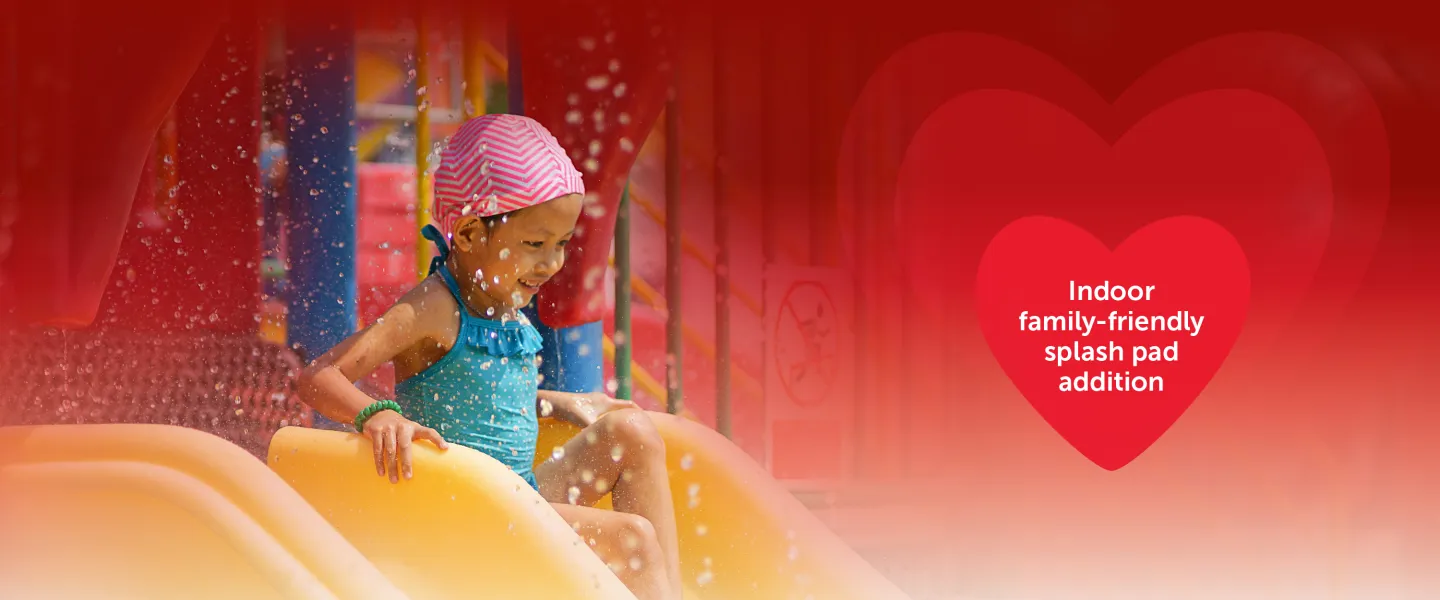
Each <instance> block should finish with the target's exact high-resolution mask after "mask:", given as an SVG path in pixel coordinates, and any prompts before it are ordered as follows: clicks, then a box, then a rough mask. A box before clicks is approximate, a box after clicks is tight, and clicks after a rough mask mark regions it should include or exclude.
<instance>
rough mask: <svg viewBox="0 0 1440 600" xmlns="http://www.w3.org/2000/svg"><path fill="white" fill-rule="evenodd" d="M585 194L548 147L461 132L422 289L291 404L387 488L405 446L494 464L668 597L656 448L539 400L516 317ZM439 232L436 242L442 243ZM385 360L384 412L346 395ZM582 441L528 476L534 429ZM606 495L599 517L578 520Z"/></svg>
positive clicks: (573, 399)
mask: <svg viewBox="0 0 1440 600" xmlns="http://www.w3.org/2000/svg"><path fill="white" fill-rule="evenodd" d="M584 193H585V191H584V188H583V183H582V180H581V177H580V173H579V172H578V171H576V170H575V167H574V165H572V164H571V162H570V159H569V158H568V157H567V156H566V155H565V152H564V150H563V149H562V148H561V147H560V144H559V143H558V142H557V141H556V140H555V138H554V136H552V135H551V134H550V133H549V132H548V131H546V130H545V128H544V127H542V126H541V125H540V124H539V123H537V122H535V121H534V120H531V119H527V118H525V117H519V116H514V115H487V116H482V117H478V118H475V119H472V120H470V121H469V122H467V123H466V124H465V125H464V126H463V127H461V128H460V131H459V132H458V133H456V135H455V136H454V138H452V140H451V142H450V145H449V147H448V148H447V149H446V150H445V152H444V155H443V157H442V159H441V162H440V168H439V169H438V170H437V171H436V173H435V207H434V216H435V220H436V222H438V223H439V224H440V228H439V229H436V228H435V227H434V226H430V227H427V228H426V229H425V237H427V238H429V239H430V240H431V241H433V242H435V244H436V245H437V246H438V247H439V251H440V256H439V257H438V258H436V259H435V260H434V261H433V262H432V263H431V265H430V276H429V277H428V278H426V279H425V280H424V281H423V282H421V283H420V285H418V286H417V287H415V289H413V290H411V291H410V292H409V293H407V294H405V295H404V296H403V297H402V298H401V299H400V300H399V301H398V302H396V303H395V306H393V307H391V308H390V309H389V310H388V311H387V312H386V313H385V316H384V317H383V318H381V319H379V320H378V321H376V322H375V323H374V324H373V325H371V326H369V327H367V328H365V329H364V330H362V331H360V332H359V333H356V334H354V335H352V336H350V337H349V338H348V339H346V340H345V341H344V342H342V343H340V345H338V346H336V347H335V348H334V349H332V350H330V351H329V352H328V353H326V354H325V355H324V356H321V357H320V358H319V359H317V360H316V361H315V362H314V363H313V364H311V365H310V366H309V367H308V368H307V369H306V370H305V373H304V374H303V376H302V380H301V393H302V394H303V397H304V398H305V400H306V402H307V403H309V404H310V405H311V406H312V407H314V409H315V410H317V411H319V412H320V413H321V414H323V415H325V416H326V417H329V418H331V419H334V420H336V421H339V422H342V423H354V424H355V426H356V429H357V430H359V431H360V432H362V433H363V434H364V435H365V436H366V437H367V438H369V439H370V441H371V442H372V443H373V444H374V447H375V469H376V471H377V472H378V473H379V474H380V475H381V476H386V475H387V474H388V476H389V478H390V481H392V482H397V483H398V482H399V480H400V478H401V477H402V476H403V477H404V478H406V479H409V478H410V477H411V476H412V474H411V461H410V447H411V444H412V442H413V441H414V440H420V439H424V440H428V441H430V442H431V443H433V444H435V445H436V446H437V447H439V448H441V449H444V448H446V447H447V443H446V439H449V440H453V441H454V442H456V443H459V444H462V445H464V446H468V447H470V448H474V449H476V450H479V451H481V452H484V453H486V454H489V455H490V456H492V457H494V458H495V459H496V460H499V461H500V462H502V463H504V464H505V465H507V466H509V467H510V468H511V469H513V470H514V471H515V472H516V473H518V474H519V475H520V476H521V477H523V478H524V479H525V480H526V481H527V482H529V483H530V485H531V486H533V487H534V488H535V489H536V490H538V491H539V492H540V494H541V495H542V496H543V497H544V498H545V499H546V500H548V501H549V502H550V503H551V505H552V506H554V507H555V510H556V511H557V512H559V513H560V515H561V516H562V517H564V518H565V521H566V522H568V523H571V524H572V525H574V526H576V528H577V532H578V533H580V535H581V536H583V537H584V538H586V539H587V540H588V541H591V542H592V547H593V548H594V549H595V551H596V553H598V554H599V555H600V558H601V559H602V560H604V561H605V562H606V563H607V564H608V565H610V567H611V569H613V570H615V571H616V573H617V574H618V575H619V576H620V578H621V580H622V581H624V582H625V584H626V586H627V587H629V588H630V590H631V591H632V592H634V593H635V595H636V596H637V597H639V598H642V599H650V598H679V597H680V593H681V587H680V558H679V551H678V548H677V541H676V533H675V514H674V507H673V504H672V499H671V495H670V482H669V476H668V474H667V472H666V468H665V449H664V443H663V442H662V441H661V439H660V436H659V435H658V434H657V433H656V431H655V428H654V426H653V425H652V424H651V422H650V420H649V418H648V417H647V416H646V415H645V413H644V412H643V411H641V410H638V409H637V408H636V407H635V406H634V405H633V404H632V403H629V402H621V401H618V400H614V399H612V398H609V397H608V396H605V395H603V394H566V393H559V392H551V391H544V390H539V389H538V385H539V374H538V366H539V365H538V364H537V362H536V354H537V353H538V352H539V351H540V345H541V338H540V335H539V333H538V332H537V331H536V330H535V328H534V327H533V326H532V325H531V324H530V323H529V322H528V321H527V320H526V318H525V317H524V315H523V314H521V313H520V312H519V310H520V308H521V307H524V306H526V305H527V304H529V303H530V301H531V299H532V298H533V297H534V296H535V293H536V292H537V291H539V289H540V286H541V285H544V283H545V282H546V281H547V280H549V279H550V278H551V277H553V276H554V275H555V273H556V272H558V271H559V270H560V267H561V266H562V265H563V264H564V263H565V246H566V245H567V244H568V243H569V241H570V238H571V236H572V235H573V234H574V229H575V224H576V221H577V220H578V219H579V217H580V212H581V210H582V208H583V206H582V204H583V199H582V197H583V195H584ZM442 233H443V235H442ZM386 361H393V362H394V364H395V377H396V381H397V382H398V384H397V385H396V388H395V396H396V402H389V401H380V402H377V401H376V400H375V399H373V398H370V397H369V396H367V395H366V394H365V393H363V392H361V391H360V390H359V389H357V388H356V387H355V385H354V382H355V381H357V380H359V379H361V378H364V377H365V376H367V375H368V374H370V372H371V371H373V370H374V369H375V368H376V367H378V366H380V365H381V364H383V363H385V362H386ZM550 415H553V416H555V417H557V418H561V419H564V420H567V421H570V422H572V423H575V424H576V425H578V426H580V427H582V428H584V431H583V432H582V433H581V434H580V435H578V436H576V437H575V438H574V439H572V440H570V441H569V442H568V443H566V444H565V446H564V451H563V453H562V452H556V453H555V454H554V456H552V457H551V458H550V459H548V460H546V461H545V462H544V463H543V464H541V465H540V466H539V467H537V468H535V469H534V470H533V472H532V470H531V465H532V464H533V463H534V455H535V444H536V438H537V436H538V424H537V421H536V418H537V416H550ZM606 492H610V493H612V494H613V496H612V500H613V503H614V507H615V511H614V512H611V511H606V510H602V509H596V508H592V507H591V505H592V504H594V503H595V501H597V500H599V499H600V498H601V497H603V496H604V495H605V493H606Z"/></svg>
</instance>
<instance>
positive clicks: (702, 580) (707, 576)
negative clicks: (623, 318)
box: [695, 571, 715, 587]
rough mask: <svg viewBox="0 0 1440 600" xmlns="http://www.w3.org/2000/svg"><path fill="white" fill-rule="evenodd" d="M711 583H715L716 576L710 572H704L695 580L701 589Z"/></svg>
mask: <svg viewBox="0 0 1440 600" xmlns="http://www.w3.org/2000/svg"><path fill="white" fill-rule="evenodd" d="M711 581H715V574H714V573H711V572H710V571H702V572H701V573H700V575H699V576H698V577H696V578H695V584H696V585H699V586H700V587H705V585H706V584H708V583H710V582H711Z"/></svg>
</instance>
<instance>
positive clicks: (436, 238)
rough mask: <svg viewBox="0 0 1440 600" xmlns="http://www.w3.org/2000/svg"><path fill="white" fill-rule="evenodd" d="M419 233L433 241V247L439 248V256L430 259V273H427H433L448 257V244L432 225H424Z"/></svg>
mask: <svg viewBox="0 0 1440 600" xmlns="http://www.w3.org/2000/svg"><path fill="white" fill-rule="evenodd" d="M420 235H423V236H425V239H427V240H430V241H432V242H435V247H436V248H437V249H439V250H440V256H437V257H435V258H433V259H431V260H430V273H427V275H430V274H434V273H435V270H436V269H439V268H440V267H441V266H442V265H444V264H445V259H447V258H449V257H450V245H449V244H446V243H445V236H443V235H441V234H440V230H439V229H436V228H435V226H434V225H426V226H425V228H424V229H421V230H420Z"/></svg>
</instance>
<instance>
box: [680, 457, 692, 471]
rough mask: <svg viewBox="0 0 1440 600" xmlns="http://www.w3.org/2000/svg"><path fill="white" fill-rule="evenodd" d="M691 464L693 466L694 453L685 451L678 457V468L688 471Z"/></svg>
mask: <svg viewBox="0 0 1440 600" xmlns="http://www.w3.org/2000/svg"><path fill="white" fill-rule="evenodd" d="M693 466H695V455H693V454H688V453H687V454H686V455H685V456H682V457H680V470H682V471H689V470H690V467H693Z"/></svg>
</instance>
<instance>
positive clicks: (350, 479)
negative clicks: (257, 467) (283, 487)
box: [269, 427, 634, 600]
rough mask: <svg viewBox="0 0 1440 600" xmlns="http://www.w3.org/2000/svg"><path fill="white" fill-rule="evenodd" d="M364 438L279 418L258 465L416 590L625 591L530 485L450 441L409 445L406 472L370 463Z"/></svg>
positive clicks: (498, 593) (503, 594) (425, 594)
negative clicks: (286, 423)
mask: <svg viewBox="0 0 1440 600" xmlns="http://www.w3.org/2000/svg"><path fill="white" fill-rule="evenodd" d="M371 448H372V446H371V445H370V443H369V441H368V440H366V439H364V438H362V437H360V436H358V435H355V434H346V433H339V432H334V431H322V430H318V429H304V428H299V427H287V428H285V429H281V430H280V431H279V432H277V433H276V434H275V437H274V438H272V439H271V442H270V457H269V462H270V467H271V468H272V469H274V470H275V472H277V473H279V474H280V476H281V477H282V478H283V479H284V480H285V481H286V482H288V483H289V484H290V485H291V486H293V487H294V488H295V490H296V491H298V492H299V493H300V495H302V496H304V497H305V499H306V500H308V501H309V502H310V503H311V504H312V505H313V506H315V508H317V509H319V511H320V513H321V514H323V515H325V517H326V518H327V519H329V520H330V522H331V523H332V524H334V526H335V528H336V529H338V530H340V532H341V533H342V534H343V535H344V536H345V537H346V538H348V539H349V540H350V542H351V543H352V544H354V545H355V547H356V548H358V549H359V550H360V551H361V552H362V553H364V554H365V556H366V557H368V558H369V559H370V560H371V561H373V562H374V564H375V566H376V567H378V568H379V569H380V570H381V571H382V572H383V573H385V575H387V576H388V577H389V578H390V579H391V580H392V581H394V582H395V584H396V585H397V586H399V587H400V589H402V590H404V591H405V593H406V594H408V595H409V596H410V597H411V598H415V599H416V600H421V599H429V598H497V599H499V598H516V599H528V598H535V599H541V598H545V599H548V598H557V599H559V598H567V599H568V598H577V599H579V598H586V599H589V598H595V599H597V600H603V599H607V598H629V599H633V598H634V596H633V595H632V594H630V592H629V590H626V589H625V586H624V585H623V584H621V583H620V580H619V578H617V577H616V576H615V574H614V573H611V572H610V569H608V568H607V567H606V566H605V564H604V563H603V562H601V561H600V559H599V558H597V557H596V556H595V554H594V553H593V552H592V551H591V550H590V548H589V547H588V546H586V545H584V544H583V543H582V542H581V540H580V536H578V535H576V534H575V532H574V531H573V530H571V529H570V526H569V525H568V524H566V523H565V521H564V520H563V519H561V518H560V515H558V514H557V513H556V512H555V511H554V510H553V509H551V508H550V505H549V504H547V503H546V502H545V501H544V500H543V499H542V498H541V497H540V495H539V494H537V493H535V491H534V490H533V489H531V488H530V485H529V484H527V483H525V481H524V480H522V479H521V478H520V477H519V476H517V475H515V473H513V472H512V471H510V470H509V469H508V468H506V467H505V466H503V465H501V464H500V462H498V461H496V460H495V459H492V458H490V457H489V456H486V455H484V454H482V453H480V452H476V451H474V450H471V449H469V448H465V447H462V446H457V445H454V444H452V445H451V446H450V449H449V450H448V451H446V452H444V453H443V454H442V453H441V452H440V451H439V450H436V449H435V448H434V447H433V446H431V445H429V444H416V445H415V446H414V459H413V460H414V463H413V465H414V473H415V477H414V479H411V480H408V481H402V482H401V483H400V484H398V485H397V484H392V483H390V480H389V479H388V478H385V477H380V476H379V475H377V474H376V472H375V458H374V453H373V450H372V449H371Z"/></svg>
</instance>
